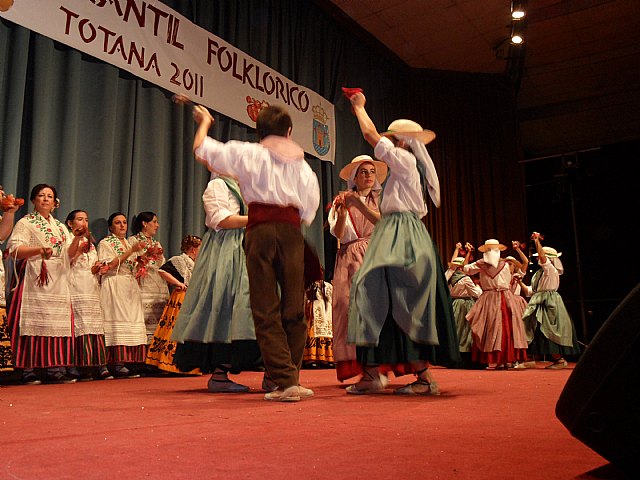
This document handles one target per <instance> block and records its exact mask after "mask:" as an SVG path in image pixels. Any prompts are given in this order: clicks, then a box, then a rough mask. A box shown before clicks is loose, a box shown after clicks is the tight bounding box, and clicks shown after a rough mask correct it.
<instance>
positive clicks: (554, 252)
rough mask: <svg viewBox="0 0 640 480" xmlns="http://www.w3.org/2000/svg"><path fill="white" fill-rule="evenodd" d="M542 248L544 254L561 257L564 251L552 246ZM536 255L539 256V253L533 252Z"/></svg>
mask: <svg viewBox="0 0 640 480" xmlns="http://www.w3.org/2000/svg"><path fill="white" fill-rule="evenodd" d="M542 250H543V251H544V254H545V255H546V256H547V257H559V256H561V255H562V252H558V251H557V250H556V249H555V248H551V247H542ZM533 256H534V257H537V256H538V254H537V253H534V254H533Z"/></svg>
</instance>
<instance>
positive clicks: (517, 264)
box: [505, 255, 522, 270]
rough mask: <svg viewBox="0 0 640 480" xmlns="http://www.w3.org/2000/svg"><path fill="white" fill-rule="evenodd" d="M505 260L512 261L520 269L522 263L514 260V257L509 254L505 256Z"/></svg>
mask: <svg viewBox="0 0 640 480" xmlns="http://www.w3.org/2000/svg"><path fill="white" fill-rule="evenodd" d="M505 260H506V261H507V262H509V263H513V264H514V265H515V266H516V268H517V269H518V270H522V263H520V262H519V261H518V260H516V259H515V257H512V256H511V255H509V256H508V257H506V258H505Z"/></svg>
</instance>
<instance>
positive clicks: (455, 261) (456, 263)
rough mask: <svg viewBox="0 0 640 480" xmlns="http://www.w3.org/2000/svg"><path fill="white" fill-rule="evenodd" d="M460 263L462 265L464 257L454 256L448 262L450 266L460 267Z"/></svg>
mask: <svg viewBox="0 0 640 480" xmlns="http://www.w3.org/2000/svg"><path fill="white" fill-rule="evenodd" d="M462 265H464V257H456V258H454V259H453V260H451V261H450V262H449V267H450V268H457V267H461V266H462Z"/></svg>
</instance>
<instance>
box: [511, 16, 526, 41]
mask: <svg viewBox="0 0 640 480" xmlns="http://www.w3.org/2000/svg"><path fill="white" fill-rule="evenodd" d="M526 23H527V22H526V21H524V20H523V21H521V22H520V21H519V22H513V24H512V25H511V43H512V44H514V45H520V44H521V43H523V42H524V32H525V28H526Z"/></svg>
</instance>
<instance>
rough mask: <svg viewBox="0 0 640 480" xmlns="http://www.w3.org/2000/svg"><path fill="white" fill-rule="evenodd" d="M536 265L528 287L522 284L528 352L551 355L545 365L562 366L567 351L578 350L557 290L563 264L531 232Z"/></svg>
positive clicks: (568, 353) (556, 367) (557, 255)
mask: <svg viewBox="0 0 640 480" xmlns="http://www.w3.org/2000/svg"><path fill="white" fill-rule="evenodd" d="M531 239H532V240H533V241H534V242H535V245H536V253H535V255H536V256H537V257H538V265H540V268H539V269H538V270H537V271H536V273H535V274H534V275H533V278H532V279H531V287H526V286H525V288H526V289H527V296H531V295H533V296H531V298H530V299H529V304H528V305H527V308H526V310H525V311H524V315H523V321H524V324H525V325H526V327H527V331H529V332H532V337H533V339H532V341H531V343H530V344H529V354H530V355H532V356H533V357H534V358H535V357H536V356H542V355H551V358H553V361H552V363H551V364H549V365H547V366H546V368H550V369H552V370H557V369H562V368H566V367H567V366H568V363H567V360H566V359H565V358H564V357H565V356H568V355H578V354H580V347H579V345H578V340H577V336H576V328H575V326H574V324H573V322H572V321H571V316H570V315H569V312H568V311H567V307H566V306H565V304H564V301H563V300H562V296H561V295H560V294H559V293H558V287H559V286H560V275H562V273H564V267H563V265H562V262H561V261H560V256H561V255H562V253H561V252H558V251H557V250H556V249H555V248H552V247H543V246H542V244H541V243H540V234H539V233H538V232H533V234H532V235H531Z"/></svg>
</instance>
